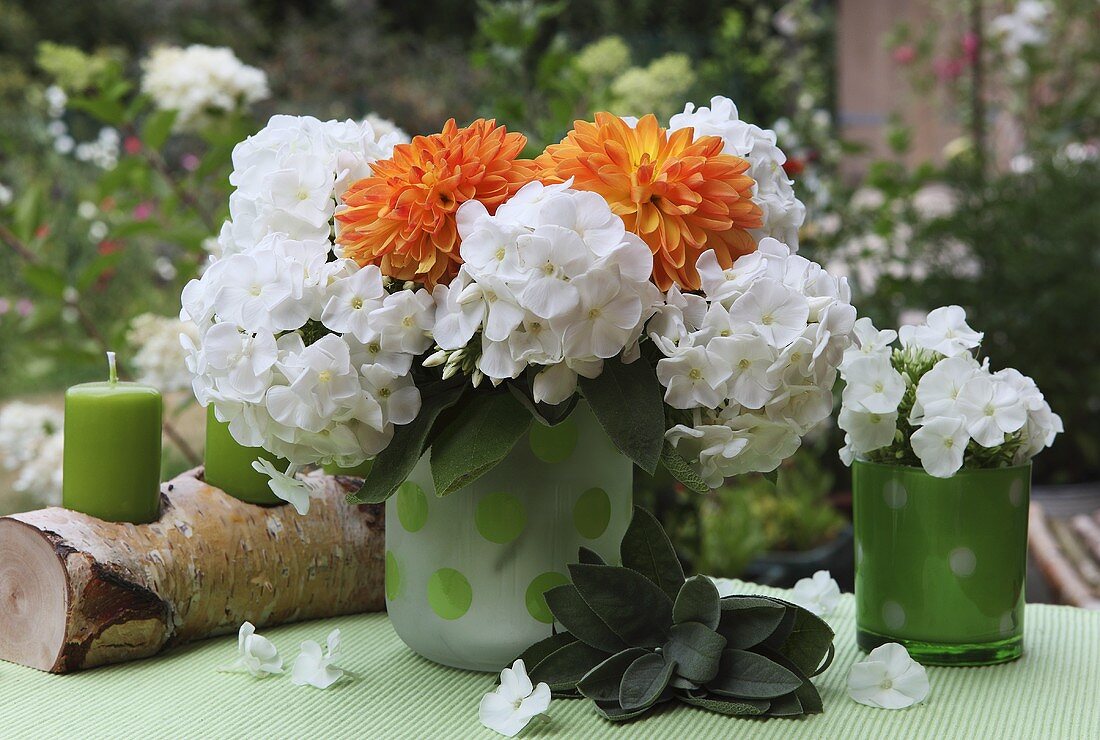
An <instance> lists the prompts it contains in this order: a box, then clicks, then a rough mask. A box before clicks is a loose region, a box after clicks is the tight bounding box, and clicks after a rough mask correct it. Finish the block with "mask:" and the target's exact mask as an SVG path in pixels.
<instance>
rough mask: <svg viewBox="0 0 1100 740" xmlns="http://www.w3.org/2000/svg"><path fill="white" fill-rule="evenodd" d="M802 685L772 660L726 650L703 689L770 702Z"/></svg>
mask: <svg viewBox="0 0 1100 740" xmlns="http://www.w3.org/2000/svg"><path fill="white" fill-rule="evenodd" d="M801 685H802V679H801V678H800V677H798V676H796V675H795V674H793V673H791V672H790V671H788V670H787V669H786V668H784V667H783V666H781V665H779V664H778V663H776V662H775V661H773V660H769V659H768V658H765V657H764V656H763V655H759V654H758V653H750V652H748V651H746V650H726V651H725V652H723V653H722V664H721V665H720V666H719V668H718V675H717V676H715V677H714V680H712V681H710V682H709V683H708V684H707V689H709V690H710V691H712V692H714V693H716V694H721V695H723V696H732V697H735V698H738V699H774V698H775V697H777V696H783V694H789V693H791V692H792V691H794V690H795V689H797V688H798V687H799V686H801Z"/></svg>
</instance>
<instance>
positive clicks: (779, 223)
mask: <svg viewBox="0 0 1100 740" xmlns="http://www.w3.org/2000/svg"><path fill="white" fill-rule="evenodd" d="M689 127H690V128H692V129H694V132H695V138H696V139H698V138H699V137H701V136H718V137H720V138H721V139H722V140H723V141H724V142H725V144H726V145H725V148H724V149H723V150H722V152H723V153H724V154H733V155H735V156H738V157H742V158H744V159H746V160H748V162H749V165H750V167H749V171H748V174H749V175H751V176H752V178H753V180H755V182H756V184H755V185H754V187H753V202H755V203H756V204H757V205H758V206H760V209H761V211H763V215H764V226H763V228H760V229H754V230H753V231H752V232H751V233H752V235H753V237H754V238H756V239H757V240H758V241H759V240H760V239H762V238H763V237H767V236H770V237H775V238H776V239H778V240H779V241H781V242H784V243H785V244H787V245H788V246H789V247H790V249H791V250H792V251H798V229H799V227H801V226H802V223H803V222H804V221H805V220H806V206H805V205H804V204H803V203H802V201H800V200H799V199H798V198H797V197H795V194H794V183H793V182H791V180H790V178H788V177H787V173H786V172H785V171H784V169H783V164H784V163H785V162H786V161H787V155H786V154H784V153H783V150H782V149H780V148H779V147H778V145H777V144H776V134H775V132H774V131H769V130H767V129H762V128H760V127H759V126H756V125H754V124H751V123H748V122H746V121H742V120H741V119H740V118H739V116H738V114H737V106H736V105H734V103H733V101H732V100H730V99H729V98H725V97H722V96H715V97H713V98H711V99H710V107H709V108H708V107H705V106H700V107H699V108H696V107H695V105H694V104H692V103H688V104H687V105H685V106H684V111H683V113H677V114H676V115H674V116H672V118H671V119H669V122H668V130H669V132H670V133H671V132H673V131H678V130H680V129H683V128H689Z"/></svg>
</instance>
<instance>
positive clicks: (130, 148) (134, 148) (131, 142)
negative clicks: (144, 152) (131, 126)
mask: <svg viewBox="0 0 1100 740" xmlns="http://www.w3.org/2000/svg"><path fill="white" fill-rule="evenodd" d="M122 148H123V149H125V150H126V153H127V154H137V153H138V152H140V151H141V139H139V138H138V137H136V136H127V137H126V140H125V141H123V142H122Z"/></svg>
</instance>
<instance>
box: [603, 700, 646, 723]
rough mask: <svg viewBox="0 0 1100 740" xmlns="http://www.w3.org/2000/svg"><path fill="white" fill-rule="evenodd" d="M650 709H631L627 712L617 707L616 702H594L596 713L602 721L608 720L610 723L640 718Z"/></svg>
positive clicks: (617, 703)
mask: <svg viewBox="0 0 1100 740" xmlns="http://www.w3.org/2000/svg"><path fill="white" fill-rule="evenodd" d="M650 708H651V707H642V708H641V709H632V710H630V711H627V710H625V709H623V708H622V707H621V706H619V702H618V701H598V702H596V711H597V712H599V714H600V716H601V717H603V718H604V719H609V720H611V721H612V722H625V721H626V720H628V719H634V718H635V717H641V716H642V715H643V714H645V713H646V712H648V711H649V710H650Z"/></svg>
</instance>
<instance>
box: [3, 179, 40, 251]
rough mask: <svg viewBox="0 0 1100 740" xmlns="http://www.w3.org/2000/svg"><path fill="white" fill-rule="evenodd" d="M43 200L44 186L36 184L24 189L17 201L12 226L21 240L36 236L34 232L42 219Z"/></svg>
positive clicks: (25, 240) (24, 240)
mask: <svg viewBox="0 0 1100 740" xmlns="http://www.w3.org/2000/svg"><path fill="white" fill-rule="evenodd" d="M43 200H44V198H43V189H42V186H41V185H38V184H34V185H31V186H29V187H28V188H27V189H26V190H24V191H23V194H22V195H21V196H20V197H19V200H17V201H16V203H15V213H14V214H13V215H12V224H11V228H12V231H14V232H15V235H16V236H18V237H19V239H20V240H21V241H23V242H29V241H30V240H31V239H32V238H34V232H35V230H36V229H38V225H39V224H40V223H41V221H42V208H43V206H42V204H43Z"/></svg>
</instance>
